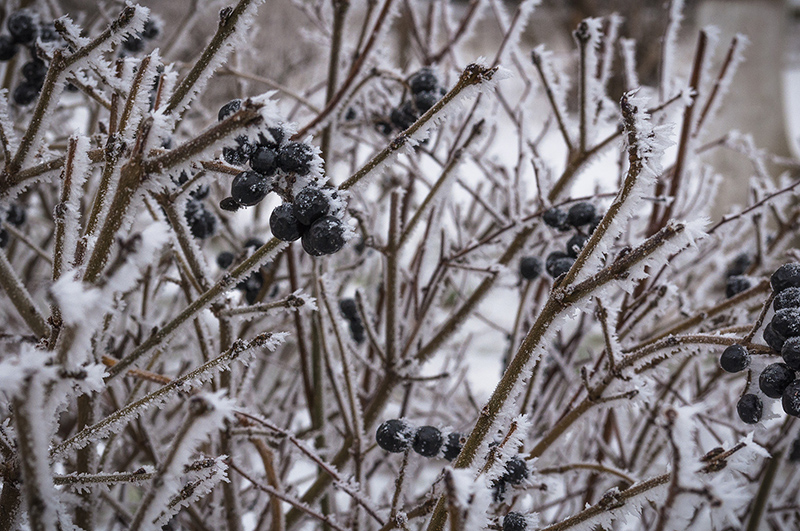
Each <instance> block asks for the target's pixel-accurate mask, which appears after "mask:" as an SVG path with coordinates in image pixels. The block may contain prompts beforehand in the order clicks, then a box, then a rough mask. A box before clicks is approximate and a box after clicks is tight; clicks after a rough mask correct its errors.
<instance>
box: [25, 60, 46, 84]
mask: <svg viewBox="0 0 800 531" xmlns="http://www.w3.org/2000/svg"><path fill="white" fill-rule="evenodd" d="M22 76H23V77H24V78H25V79H26V80H27V81H29V82H30V83H31V84H32V85H37V86H40V87H41V86H42V83H44V78H45V77H47V65H46V64H45V62H44V61H42V60H41V59H34V60H33V61H28V62H27V63H25V64H24V65H22Z"/></svg>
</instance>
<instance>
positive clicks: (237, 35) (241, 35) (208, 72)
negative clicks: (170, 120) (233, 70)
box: [173, 0, 264, 116]
mask: <svg viewBox="0 0 800 531" xmlns="http://www.w3.org/2000/svg"><path fill="white" fill-rule="evenodd" d="M243 2H244V3H245V4H246V5H245V7H244V11H243V12H242V14H241V15H240V16H239V20H238V21H237V23H236V27H235V29H234V30H233V31H232V32H231V33H230V34H229V35H227V37H225V39H224V41H223V42H222V45H221V46H220V47H219V50H217V53H215V54H214V56H213V57H212V59H211V61H210V62H209V63H208V64H207V65H206V67H205V68H203V71H202V73H201V74H200V76H199V77H198V78H197V80H195V82H194V84H193V85H192V88H191V90H190V91H189V92H188V93H187V94H184V96H183V99H181V100H180V101H179V102H177V104H176V105H175V106H174V110H173V113H174V114H176V115H178V116H180V115H182V114H183V113H184V111H186V109H188V108H189V105H190V104H191V103H192V101H193V100H194V98H195V97H196V96H197V95H198V94H200V93H202V92H204V90H205V88H206V84H207V83H208V80H209V79H211V76H213V75H214V72H216V71H217V69H218V68H219V67H220V66H222V65H224V64H225V63H227V62H228V57H229V56H230V54H231V52H233V50H234V48H237V47H239V46H241V45H243V44H245V43H246V42H247V37H248V36H249V35H250V34H251V32H250V27H251V26H252V25H253V22H254V21H255V17H256V12H257V11H258V7H259V6H260V5H261V4H262V3H264V0H240V4H241V3H243ZM237 7H238V6H237Z"/></svg>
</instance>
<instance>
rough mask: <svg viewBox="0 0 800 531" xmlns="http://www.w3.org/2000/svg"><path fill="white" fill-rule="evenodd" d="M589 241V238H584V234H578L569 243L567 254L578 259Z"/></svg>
mask: <svg viewBox="0 0 800 531" xmlns="http://www.w3.org/2000/svg"><path fill="white" fill-rule="evenodd" d="M588 239H589V237H588V236H584V235H583V234H580V233H576V234H574V235H573V236H572V238H570V239H569V240H568V241H567V254H568V255H569V256H570V257H571V258H577V257H578V254H579V253H580V252H581V249H583V246H584V245H586V241H587V240H588Z"/></svg>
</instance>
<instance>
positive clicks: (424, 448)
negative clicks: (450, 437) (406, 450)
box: [413, 426, 444, 457]
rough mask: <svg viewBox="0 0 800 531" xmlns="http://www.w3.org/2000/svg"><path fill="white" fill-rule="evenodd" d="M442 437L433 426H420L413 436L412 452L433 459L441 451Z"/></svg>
mask: <svg viewBox="0 0 800 531" xmlns="http://www.w3.org/2000/svg"><path fill="white" fill-rule="evenodd" d="M443 443H444V437H442V432H441V431H439V430H438V428H435V427H433V426H422V427H421V428H419V429H418V430H417V433H415V434H414V443H413V448H414V451H415V452H417V453H418V454H419V455H421V456H423V457H434V456H436V455H439V451H440V450H441V449H442V444H443Z"/></svg>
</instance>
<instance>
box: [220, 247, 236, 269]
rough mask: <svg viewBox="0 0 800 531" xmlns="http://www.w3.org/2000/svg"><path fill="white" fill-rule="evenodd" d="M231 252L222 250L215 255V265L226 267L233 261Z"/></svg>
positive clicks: (221, 267)
mask: <svg viewBox="0 0 800 531" xmlns="http://www.w3.org/2000/svg"><path fill="white" fill-rule="evenodd" d="M234 258H235V257H234V256H233V253H232V252H230V251H222V252H221V253H219V254H218V255H217V265H218V266H219V267H220V269H228V268H229V267H230V266H231V264H232V263H233V259H234Z"/></svg>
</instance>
